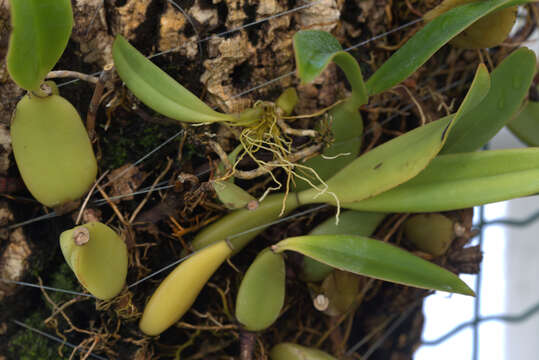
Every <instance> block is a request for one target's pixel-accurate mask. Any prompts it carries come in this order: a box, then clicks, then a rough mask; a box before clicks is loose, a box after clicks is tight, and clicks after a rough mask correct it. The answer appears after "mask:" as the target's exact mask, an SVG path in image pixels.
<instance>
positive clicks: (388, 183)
mask: <svg viewBox="0 0 539 360" xmlns="http://www.w3.org/2000/svg"><path fill="white" fill-rule="evenodd" d="M451 120H452V117H445V118H443V119H440V120H437V121H433V122H431V123H429V124H427V125H425V126H421V127H419V128H416V129H414V130H412V131H409V132H408V133H406V134H404V135H401V136H399V137H397V138H395V139H392V140H390V141H388V142H386V143H384V144H382V145H380V146H378V147H376V148H374V149H373V150H371V151H369V152H368V153H366V154H364V155H362V156H360V157H359V158H357V159H355V160H354V161H353V162H351V163H350V164H348V166H346V167H345V168H344V169H342V170H341V171H339V172H338V173H337V174H335V175H334V176H333V177H331V178H330V179H329V180H328V181H327V185H328V189H327V191H326V192H325V193H323V194H319V193H318V192H317V190H315V189H309V190H305V191H302V192H301V193H299V195H298V196H299V198H300V202H301V203H316V202H329V203H333V204H334V203H335V199H334V197H333V195H335V196H337V197H338V198H339V200H340V201H341V202H355V201H360V200H363V199H366V198H368V197H371V196H374V195H376V194H379V193H381V192H384V191H387V190H389V189H391V188H393V187H395V186H397V185H399V184H402V183H403V182H405V181H407V180H409V179H411V178H413V177H414V176H416V175H417V174H418V173H419V172H420V171H421V170H423V169H424V168H425V167H426V166H427V164H428V163H429V162H430V161H431V160H432V158H433V157H434V156H436V154H438V151H440V148H441V147H442V145H443V142H444V139H445V136H446V130H447V129H448V127H449V125H450V124H451ZM331 193H333V194H331Z"/></svg>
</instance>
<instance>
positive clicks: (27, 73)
mask: <svg viewBox="0 0 539 360" xmlns="http://www.w3.org/2000/svg"><path fill="white" fill-rule="evenodd" d="M10 4H11V24H12V27H13V30H12V32H11V37H10V40H9V50H8V54H7V69H8V72H9V75H10V76H11V78H12V79H13V81H15V82H16V83H17V85H19V86H20V87H21V88H24V89H26V90H29V91H38V90H39V86H40V85H41V82H42V81H43V80H44V79H45V76H46V75H47V73H48V72H49V71H51V70H52V68H53V67H54V65H55V64H56V63H57V62H58V59H60V56H62V53H63V52H64V49H65V48H66V46H67V42H68V40H69V36H70V35H71V29H72V28H73V14H72V11H71V1H70V0H12V1H10Z"/></svg>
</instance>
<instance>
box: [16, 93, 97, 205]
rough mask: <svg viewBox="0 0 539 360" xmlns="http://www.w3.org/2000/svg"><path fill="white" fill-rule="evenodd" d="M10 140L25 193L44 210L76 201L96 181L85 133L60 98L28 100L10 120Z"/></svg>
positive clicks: (23, 101)
mask: <svg viewBox="0 0 539 360" xmlns="http://www.w3.org/2000/svg"><path fill="white" fill-rule="evenodd" d="M11 140H12V143H13V153H14V155H15V160H16V162H17V166H18V168H19V171H20V173H21V176H22V179H23V180H24V183H25V184H26V187H27V188H28V190H30V192H31V193H32V195H33V196H34V197H35V198H36V199H37V200H38V201H39V202H41V203H42V204H44V205H46V206H50V207H53V206H57V205H61V204H64V203H66V202H69V201H73V200H76V199H78V198H80V197H81V196H82V195H84V193H86V192H87V191H88V189H89V188H90V186H91V185H92V183H93V182H94V180H95V177H96V174H97V163H96V160H95V156H94V152H93V150H92V145H91V143H90V140H89V138H88V134H87V132H86V129H85V128H84V126H83V124H82V121H81V118H80V116H79V114H78V113H77V110H76V109H75V108H74V107H73V106H72V105H71V104H70V103H69V102H68V101H67V100H65V99H64V98H62V97H61V96H58V95H51V96H48V97H45V98H40V97H37V96H30V95H26V96H25V97H24V98H23V99H22V100H21V101H20V102H19V103H18V104H17V108H16V110H15V114H14V116H13V118H12V121H11Z"/></svg>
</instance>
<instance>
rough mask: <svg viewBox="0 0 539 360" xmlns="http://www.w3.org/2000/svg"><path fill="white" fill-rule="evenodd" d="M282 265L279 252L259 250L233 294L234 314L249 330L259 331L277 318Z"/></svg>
mask: <svg viewBox="0 0 539 360" xmlns="http://www.w3.org/2000/svg"><path fill="white" fill-rule="evenodd" d="M285 280H286V276H285V266H284V259H283V256H282V255H281V254H275V253H273V252H272V251H271V250H270V249H266V250H264V251H262V252H261V253H260V254H258V256H257V257H256V259H255V261H253V263H252V264H251V266H249V269H247V272H246V273H245V276H244V277H243V280H242V281H241V284H240V288H239V290H238V297H237V298H236V318H237V319H238V321H239V322H240V323H242V324H243V325H244V326H245V327H246V328H247V330H249V331H260V330H264V329H266V328H267V327H269V326H270V325H271V324H273V323H274V322H275V320H277V318H278V317H279V314H280V312H281V309H282V308H283V305H284V296H285Z"/></svg>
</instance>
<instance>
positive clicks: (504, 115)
mask: <svg viewBox="0 0 539 360" xmlns="http://www.w3.org/2000/svg"><path fill="white" fill-rule="evenodd" d="M535 66H536V60H535V53H534V52H533V51H531V50H529V49H527V48H521V49H518V50H516V51H514V52H513V53H512V54H511V55H509V56H508V57H507V58H505V60H504V61H503V62H502V63H501V64H500V65H498V67H497V68H496V69H495V70H494V71H493V72H492V74H491V79H492V80H491V88H490V91H489V93H488V95H487V96H486V97H485V98H484V99H483V101H481V102H480V103H479V105H477V106H476V107H475V108H474V109H473V110H472V111H470V112H469V113H468V114H465V115H464V116H463V118H462V119H461V120H460V121H459V122H458V123H457V124H455V127H454V129H453V130H452V131H451V134H449V136H448V138H447V143H446V144H445V146H444V148H443V149H442V151H441V152H440V153H442V154H448V153H460V152H470V151H475V150H477V149H480V148H481V147H482V146H483V145H485V144H486V143H487V142H488V141H489V140H490V139H491V138H492V137H493V136H494V135H496V134H497V133H498V131H500V129H501V128H502V127H503V126H504V125H505V124H506V123H507V122H508V121H509V120H510V119H511V118H512V117H513V116H514V114H515V113H516V112H517V110H518V109H519V107H520V105H521V104H522V101H523V100H524V98H525V97H526V95H527V94H528V89H529V88H530V85H531V82H532V80H533V75H534V73H535Z"/></svg>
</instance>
